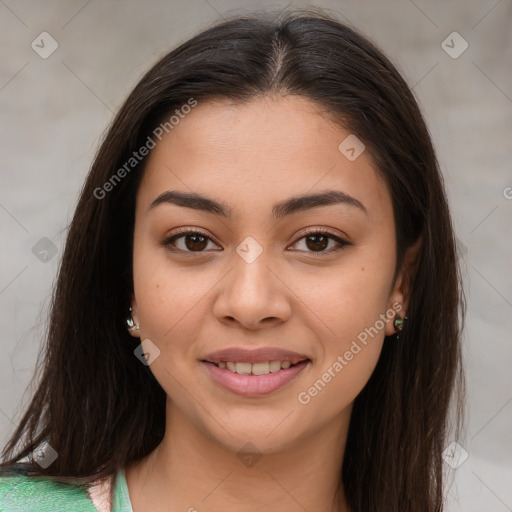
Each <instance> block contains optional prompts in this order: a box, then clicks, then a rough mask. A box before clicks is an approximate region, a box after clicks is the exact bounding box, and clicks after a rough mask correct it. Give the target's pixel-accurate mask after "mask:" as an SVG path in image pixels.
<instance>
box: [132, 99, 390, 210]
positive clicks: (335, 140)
mask: <svg viewBox="0 0 512 512" xmlns="http://www.w3.org/2000/svg"><path fill="white" fill-rule="evenodd" d="M349 136H351V137H353V135H351V133H350V131H349V130H346V129H344V128H341V127H340V126H339V125H337V124H335V123H334V122H333V121H332V120H331V119H329V118H328V117H326V116H325V115H324V114H323V113H322V110H321V108H320V106H319V105H317V104H316V103H314V102H312V101H311V100H308V99H306V98H302V97H298V96H288V97H274V98H269V97H266V98H258V99H254V100H252V101H250V102H248V103H245V104H241V103H233V102H231V101H229V100H214V101H212V100H209V101H205V102H202V103H201V102H199V103H198V105H197V106H196V107H195V108H193V109H192V110H191V111H190V113H188V114H187V115H184V116H183V118H181V119H180V120H179V123H178V124H175V125H174V127H173V128H172V130H170V131H169V133H168V134H164V136H163V138H162V140H161V141H160V142H158V143H157V145H156V147H155V148H154V149H153V150H151V153H150V155H149V157H148V161H147V164H146V169H145V172H144V176H143V179H142V182H141V185H140V188H139V191H138V198H137V202H138V205H139V204H140V205H141V206H142V205H144V206H145V207H146V208H147V207H148V206H149V204H150V203H151V201H153V200H154V199H155V197H157V196H158V195H159V194H161V193H162V192H164V191H166V190H170V189H174V190H176V189H179V190H182V191H184V192H196V193H199V194H202V195H205V196H208V197H216V198H218V199H221V200H222V202H224V203H227V204H230V205H232V206H233V213H234V214H235V215H236V214H237V213H239V211H241V210H242V209H244V207H247V208H249V207H250V208H251V209H254V208H257V209H261V208H264V209H267V208H269V206H268V205H269V204H274V203H276V202H279V201H281V200H282V199H284V198H287V197H290V196H297V195H304V194H306V193H315V192H319V191H323V190H328V189H329V190H332V189H337V190H341V191H343V192H344V193H346V194H349V195H351V196H353V197H355V198H357V199H358V200H360V201H361V202H362V203H363V204H365V207H366V208H367V209H368V211H369V214H370V216H372V217H375V218H376V219H377V218H379V216H382V215H388V214H389V213H390V211H391V209H392V206H391V199H390V197H389V194H388V192H387V188H386V186H385V183H384V181H383V179H382V178H381V176H380V174H379V173H378V172H376V170H375V168H374V166H373V163H372V160H371V158H370V156H369V155H368V154H367V151H363V152H362V153H361V154H360V156H359V157H357V158H356V159H355V160H353V161H351V160H349V159H348V158H347V157H346V155H345V154H344V153H343V152H342V151H340V149H339V146H340V144H341V143H343V141H345V140H346V139H347V137H349ZM348 140H352V139H348ZM253 211H254V210H253Z"/></svg>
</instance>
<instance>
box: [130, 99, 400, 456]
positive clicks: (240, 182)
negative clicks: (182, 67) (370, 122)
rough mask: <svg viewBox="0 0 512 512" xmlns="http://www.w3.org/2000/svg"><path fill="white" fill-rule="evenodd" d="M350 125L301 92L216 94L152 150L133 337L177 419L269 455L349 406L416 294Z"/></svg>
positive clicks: (386, 206)
mask: <svg viewBox="0 0 512 512" xmlns="http://www.w3.org/2000/svg"><path fill="white" fill-rule="evenodd" d="M349 135H350V132H349V131H346V130H343V129H341V128H340V127H339V126H337V125H335V124H334V123H332V122H330V121H329V120H328V119H327V118H326V117H324V116H322V115H321V114H320V112H319V109H318V107H317V106H315V104H314V103H312V102H311V101H309V100H307V99H304V98H299V97H287V98H281V97H280V98H275V99H269V98H266V99H257V100H253V101H252V102H251V103H249V104H246V105H243V106H241V105H235V104H232V103H230V102H228V101H209V102H204V103H199V104H198V105H197V106H196V107H195V108H194V109H192V111H191V112H190V113H189V114H187V116H185V117H184V118H183V119H181V120H180V122H179V124H178V125H177V126H175V127H174V129H173V130H172V131H171V132H169V134H168V135H166V136H165V137H164V138H163V139H162V141H161V142H160V143H158V144H157V146H156V147H155V148H154V149H153V150H152V151H151V153H150V155H149V159H148V161H147V166H146V169H145V174H144V176H143V178H142V181H141V184H140V187H139V190H138V193H137V200H136V218H135V232H134V253H133V257H134V258H133V275H134V293H133V300H132V308H133V317H134V319H135V320H136V321H137V322H138V324H139V325H140V330H138V331H135V332H134V333H133V335H134V336H137V337H140V339H141V341H142V340H150V342H149V344H148V342H147V341H145V342H144V343H145V345H143V346H144V347H145V349H146V351H147V352H149V354H152V355H150V357H151V358H153V357H154V356H155V355H156V357H154V360H152V361H151V359H150V361H151V363H150V369H151V371H152V372H153V374H154V375H155V377H156V379H157V380H158V382H159V383H160V385H161V386H162V388H163V389H164V390H165V391H166V393H167V396H168V404H167V407H168V411H167V418H168V419H169V418H173V421H177V420H176V419H177V418H179V421H180V422H181V424H184V425H187V426H188V427H189V428H190V430H191V431H195V432H200V433H202V434H204V435H205V436H207V437H208V438H209V439H211V440H214V441H215V442H217V443H219V444H220V445H223V446H224V447H228V448H230V449H233V450H238V449H239V448H240V446H242V445H244V444H245V443H247V442H252V443H253V444H255V445H256V446H257V447H258V449H259V450H260V451H261V452H264V453H272V452H275V451H277V450H279V449H283V448H284V447H286V446H293V444H294V443H299V442H303V441H304V439H306V438H308V437H309V438H311V436H312V435H314V434H315V433H319V432H321V431H322V429H323V428H324V427H325V426H326V425H328V424H332V423H333V422H336V421H340V422H341V421H346V420H347V418H348V417H349V416H350V410H351V404H352V402H353V400H354V398H355V397H356V396H357V395H358V393H359V392H360V391H361V390H362V388H363V387H364V385H365V384H366V382H367V381H368V379H369V377H370V375H371V374H372V372H373V370H374V368H375V365H376V363H377V360H378V358H379V355H380V352H381V348H382V344H383V341H384V336H385V335H390V334H392V333H394V332H395V329H394V327H393V321H394V316H395V314H396V312H397V310H398V311H400V308H401V307H404V306H405V304H404V299H405V296H404V289H403V284H402V282H403V279H402V272H399V274H398V278H397V280H396V281H393V277H394V270H395V258H396V254H395V227H394V218H393V209H392V203H391V199H390V195H389V193H388V191H387V188H386V185H385V183H384V182H383V180H382V179H381V178H380V177H379V175H378V173H377V172H376V170H375V168H374V167H373V164H372V161H371V159H370V156H369V155H368V152H367V151H363V152H362V153H361V154H360V156H359V157H357V158H356V159H355V160H354V159H353V158H351V159H349V158H347V156H346V155H347V154H348V155H350V156H353V155H352V154H351V152H350V150H349V151H348V153H347V152H345V153H342V152H341V150H340V149H338V147H339V146H340V143H342V141H344V139H346V137H347V136H349ZM349 140H350V139H349ZM343 147H344V146H342V149H343ZM171 191H172V192H173V193H174V195H173V194H171V193H170V192H171ZM190 194H194V195H197V196H200V199H198V198H197V197H196V198H195V199H193V198H192V196H189V198H188V199H187V197H186V196H183V195H190ZM313 195H319V197H318V198H317V199H316V200H314V199H309V200H308V199H303V200H301V199H300V198H301V197H303V196H313ZM203 198H204V199H203ZM292 199H293V200H292ZM189 231H190V232H191V233H188V232H189ZM187 233H188V234H187ZM400 312H401V316H404V315H403V313H404V311H400ZM141 364H142V363H141ZM288 366H289V367H288ZM249 372H250V373H249ZM292 413H293V414H292ZM283 418H286V419H285V420H284V421H283ZM270 433H272V435H269V434H270Z"/></svg>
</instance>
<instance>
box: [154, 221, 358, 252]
mask: <svg viewBox="0 0 512 512" xmlns="http://www.w3.org/2000/svg"><path fill="white" fill-rule="evenodd" d="M186 235H200V236H202V237H204V238H206V239H208V240H210V241H212V242H214V240H212V239H211V238H210V237H209V236H208V235H206V234H205V233H203V232H201V231H197V230H192V229H187V228H184V229H182V230H180V231H179V232H178V233H177V234H174V235H172V236H169V237H167V238H165V239H164V240H163V241H162V245H163V246H165V247H168V248H169V250H171V251H173V252H182V253H186V254H191V255H197V256H199V255H201V254H203V253H204V252H206V251H204V250H203V251H185V250H183V249H177V248H176V247H173V246H172V244H173V243H174V242H175V241H176V240H177V239H179V238H182V237H184V236H186ZM311 235H323V236H327V238H329V239H332V240H334V241H335V242H336V243H337V244H338V247H337V248H335V249H334V250H333V249H332V248H331V249H330V250H327V251H325V250H324V251H305V252H308V253H310V254H313V255H315V256H322V255H325V254H332V253H336V252H338V251H341V250H342V249H344V248H346V247H349V246H351V245H353V244H352V243H351V242H347V241H346V240H343V239H342V238H340V237H339V236H337V235H334V234H333V233H330V232H329V231H321V230H311V231H307V232H303V233H302V236H301V237H300V238H298V239H297V240H296V241H295V242H294V243H293V244H292V245H295V244H296V243H297V242H298V241H299V240H302V239H303V238H307V237H308V236H311ZM214 243H215V242H214Z"/></svg>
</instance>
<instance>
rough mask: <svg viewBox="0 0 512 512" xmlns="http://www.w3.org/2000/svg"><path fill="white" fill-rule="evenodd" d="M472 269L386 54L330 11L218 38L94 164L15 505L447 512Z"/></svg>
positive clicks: (210, 34) (199, 44)
mask: <svg viewBox="0 0 512 512" xmlns="http://www.w3.org/2000/svg"><path fill="white" fill-rule="evenodd" d="M456 261H457V258H456V250H455V243H454V236H453V230H452V225H451V220H450V213H449V209H448V206H447V200H446V197H445V192H444V189H443V183H442V178H441V175H440V172H439V169H438V165H437V162H436V157H435V153H434V150H433V147H432V143H431V140H430V137H429V134H428V131H427V128H426V126H425V122H424V120H423V118H422V116H421V113H420V111H419V109H418V106H417V104H416V101H415V100H414V97H413V95H412V93H411V91H410V90H409V88H408V86H407V85H406V83H405V82H404V80H403V79H402V78H401V76H400V75H399V73H398V72H397V70H396V69H395V68H394V66H393V65H392V64H391V63H390V62H389V60H388V59H387V58H386V57H384V56H383V55H382V53H381V52H380V51H379V50H378V49H376V48H375V46H374V45H373V44H372V43H370V42H369V41H368V40H367V39H365V38H364V37H362V36H361V35H359V34H358V33H356V32H355V31H354V30H353V29H351V28H349V27H347V26H345V25H343V24H341V23H339V22H338V21H336V20H335V19H333V18H331V17H329V16H326V15H324V14H322V13H318V12H300V11H297V12H295V13H289V12H288V13H282V14H281V15H280V16H278V17H277V18H276V19H272V18H271V17H269V16H264V15H254V16H248V17H239V18H233V19H230V20H228V21H224V22H222V23H218V24H217V25H215V26H213V27H212V28H210V29H208V30H205V31H204V32H202V33H201V34H199V35H197V36H195V37H193V38H192V39H190V40H189V41H187V42H185V43H184V44H182V45H181V46H180V47H178V48H177V49H175V50H174V51H172V52H170V53H169V54H168V55H166V56H165V57H164V58H163V59H161V60H160V61H159V62H158V63H157V64H156V65H155V66H154V67H153V68H152V69H151V70H150V71H149V72H148V73H147V74H146V75H145V76H144V77H143V78H142V80H141V81H140V82H139V84H138V85H137V86H136V87H135V89H134V91H133V92H132V93H131V95H130V96H129V98H128V99H127V100H126V102H125V104H124V105H123V106H122V107H121V109H120V112H119V113H118V115H117V117H116V118H115V120H114V122H113V124H112V126H111V128H110V130H109V132H108V133H107V135H106V137H105V140H104V142H103V144H102V146H101V148H100V150H99V152H98V154H97V156H96V159H95V161H94V163H93V165H92V168H91V171H90V173H89V175H88V177H87V180H86V182H85V185H84V187H83V190H82V193H81V196H80V199H79V202H78V205H77V208H76V212H75V215H74V218H73V221H72V224H71V226H70V230H69V235H68V238H67V243H66V247H65V251H64V255H63V260H62V266H61V268H60V271H59V277H58V282H57V285H56V288H55V292H54V297H53V303H52V312H51V322H50V327H49V333H48V341H47V351H46V361H45V365H44V370H43V374H42V378H41V381H40V383H39V387H38V388H37V391H36V393H35V396H34V397H33V400H32V403H31V404H30V406H29V408H28V410H27V412H26V414H25V416H24V417H23V418H22V420H21V423H20V425H19V426H18V428H17V429H16V431H15V432H14V434H13V436H12V438H11V440H10V441H9V443H8V444H7V446H6V447H5V448H4V453H3V464H2V467H3V468H4V469H3V471H4V472H3V478H1V479H0V482H1V483H0V504H1V505H2V510H20V509H23V510H46V508H44V502H45V500H46V501H47V502H48V504H49V505H48V506H49V507H50V508H49V509H48V510H50V509H51V510H57V509H58V510H65V509H66V508H65V507H66V506H67V507H69V510H96V509H99V510H113V511H119V510H127V511H130V510H133V511H134V512H139V511H142V510H152V511H153V512H155V511H156V512H158V511H160V510H189V511H193V510H198V511H206V510H211V511H214V510H219V509H220V508H221V507H222V509H223V510H225V511H229V510H247V511H255V510H278V509H279V510H283V509H284V510H288V511H292V510H309V511H313V510H318V511H336V512H339V511H343V512H346V511H351V512H356V511H361V512H370V511H381V512H382V511H388V510H389V511H391V510H400V511H401V512H405V511H410V512H413V511H414V512H420V511H421V512H433V511H440V510H442V507H443V494H444V488H443V481H442V472H443V461H442V452H443V450H444V448H445V447H446V445H447V444H448V443H447V431H448V427H449V423H448V421H447V416H448V411H449V405H450V401H451V399H452V398H454V399H455V401H454V405H455V406H456V409H455V410H456V412H457V411H459V412H460V410H461V406H462V399H461V396H462V384H463V379H462V370H461V364H460V339H459V338H460V329H461V325H462V319H463V313H464V308H463V303H462V300H461V299H462V297H461V287H460V278H459V274H458V269H457V265H456ZM459 313H462V315H460V316H459ZM457 383H458V384H459V386H456V384H457ZM456 390H459V393H455V391H456ZM459 417H460V416H457V418H459ZM457 425H458V424H457ZM20 443H21V444H20ZM17 445H19V447H18V448H16V447H17ZM40 449H42V452H39V451H38V450H40ZM24 458H25V459H24ZM23 459H24V460H23ZM27 459H28V460H27ZM56 503H58V504H59V506H58V507H56ZM93 503H94V504H93ZM52 506H53V508H51V507H52ZM80 507H82V508H80ZM95 507H96V508H95Z"/></svg>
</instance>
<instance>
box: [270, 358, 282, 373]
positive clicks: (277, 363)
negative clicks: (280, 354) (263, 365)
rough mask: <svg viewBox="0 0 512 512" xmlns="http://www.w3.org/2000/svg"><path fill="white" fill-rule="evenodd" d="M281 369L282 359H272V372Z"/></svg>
mask: <svg viewBox="0 0 512 512" xmlns="http://www.w3.org/2000/svg"><path fill="white" fill-rule="evenodd" d="M280 369H281V361H270V364H269V370H270V371H271V372H272V373H275V372H278V371H279V370H280Z"/></svg>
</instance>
